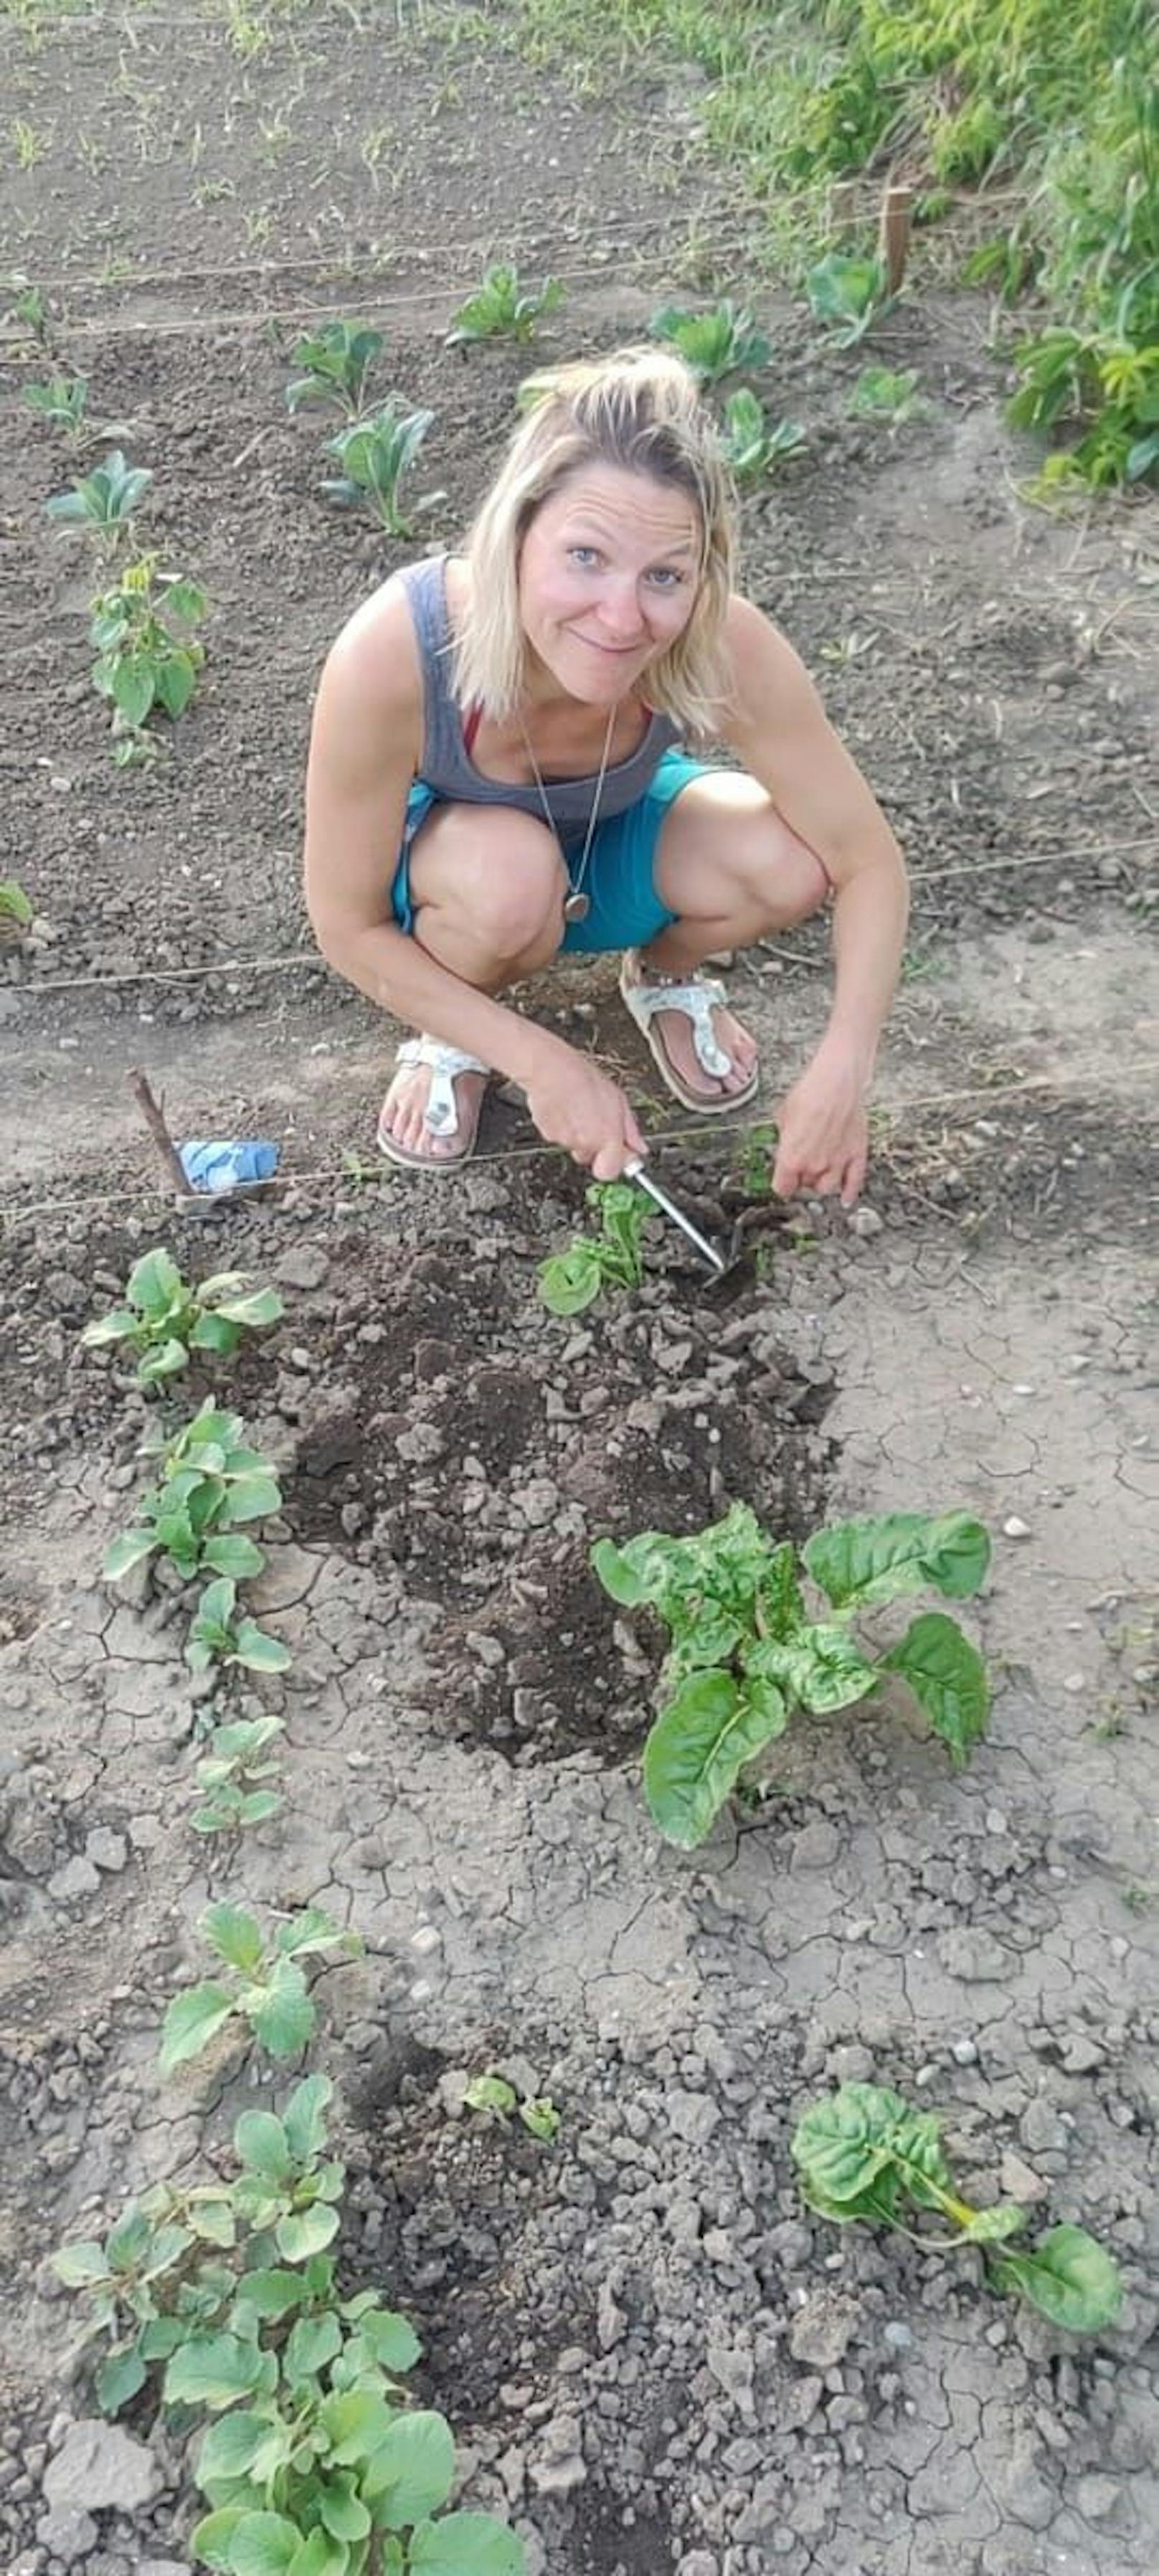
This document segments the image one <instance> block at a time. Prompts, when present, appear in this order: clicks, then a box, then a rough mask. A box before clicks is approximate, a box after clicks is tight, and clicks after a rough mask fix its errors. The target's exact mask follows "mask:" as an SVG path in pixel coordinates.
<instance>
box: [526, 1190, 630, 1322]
mask: <svg viewBox="0 0 1159 2576" xmlns="http://www.w3.org/2000/svg"><path fill="white" fill-rule="evenodd" d="M586 1197H587V1203H588V1206H589V1207H590V1208H591V1209H592V1210H593V1211H594V1213H595V1214H596V1215H597V1216H598V1218H599V1221H600V1231H599V1233H598V1234H582V1235H577V1236H576V1238H575V1240H574V1242H573V1243H572V1244H571V1245H570V1246H569V1248H568V1250H567V1251H566V1252H556V1253H552V1254H551V1255H550V1257H549V1259H548V1260H546V1261H544V1262H541V1263H540V1268H539V1294H540V1297H541V1298H542V1300H543V1303H544V1305H545V1306H546V1307H547V1309H548V1312H549V1314H552V1315H579V1314H582V1312H583V1309H584V1307H585V1306H592V1305H594V1304H595V1301H596V1298H597V1297H598V1296H599V1295H600V1294H601V1292H602V1290H603V1289H604V1288H638V1287H639V1285H640V1282H641V1280H642V1278H643V1276H644V1239H645V1234H646V1230H647V1228H648V1226H649V1225H650V1224H651V1222H652V1210H651V1208H650V1206H649V1203H648V1201H647V1199H646V1198H644V1196H643V1195H642V1193H641V1191H639V1190H636V1189H633V1187H632V1184H631V1182H630V1181H594V1182H593V1184H592V1187H591V1188H590V1190H588V1191H587V1193H586Z"/></svg>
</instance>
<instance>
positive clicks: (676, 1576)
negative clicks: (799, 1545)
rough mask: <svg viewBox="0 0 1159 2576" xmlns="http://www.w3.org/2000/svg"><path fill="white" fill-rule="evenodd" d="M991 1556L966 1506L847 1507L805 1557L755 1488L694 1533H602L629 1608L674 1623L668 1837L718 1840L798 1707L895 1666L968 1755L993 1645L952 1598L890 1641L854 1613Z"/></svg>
mask: <svg viewBox="0 0 1159 2576" xmlns="http://www.w3.org/2000/svg"><path fill="white" fill-rule="evenodd" d="M989 1560H990V1542H989V1539H988V1537H987V1534H986V1531H985V1530H984V1529H983V1527H982V1525H981V1523H980V1522H979V1521H975V1520H971V1519H970V1518H969V1517H968V1515H967V1514H966V1513H965V1512H949V1513H947V1514H945V1515H944V1517H942V1518H941V1519H937V1520H927V1519H926V1518H925V1517H924V1516H923V1515H921V1514H920V1513H917V1512H894V1513H890V1514H889V1515H888V1516H887V1517H885V1518H884V1519H880V1520H854V1521H835V1522H833V1523H832V1524H831V1526H830V1527H829V1528H828V1529H821V1530H817V1531H816V1532H815V1533H814V1535H813V1537H812V1538H811V1539H809V1540H808V1541H807V1542H806V1544H805V1546H804V1548H803V1549H802V1550H801V1558H800V1565H798V1562H797V1552H796V1550H795V1548H794V1547H793V1545H792V1544H791V1542H789V1541H788V1540H786V1541H784V1542H782V1543H780V1544H778V1543H777V1542H776V1541H775V1540H773V1539H771V1538H770V1537H769V1536H768V1535H767V1533H766V1532H765V1531H764V1530H763V1529H762V1528H761V1526H760V1523H759V1522H758V1520H757V1518H756V1516H755V1514H754V1513H753V1512H752V1511H751V1510H750V1509H749V1506H748V1504H747V1503H734V1504H733V1506H732V1509H731V1511H729V1512H728V1513H727V1514H726V1516H725V1518H724V1519H723V1520H722V1521H716V1522H714V1523H713V1524H712V1525H711V1527H710V1528H708V1529H704V1530H699V1531H697V1532H696V1533H695V1534H694V1535H693V1536H692V1537H690V1538H672V1537H669V1536H667V1535H666V1534H665V1533H664V1532H663V1531H659V1530H645V1531H643V1532H642V1533H641V1534H640V1536H638V1537H636V1538H631V1539H629V1540H628V1542H627V1545H626V1546H624V1547H622V1548H621V1547H614V1546H613V1545H612V1543H611V1541H610V1539H600V1540H598V1541H597V1543H596V1546H595V1547H594V1548H593V1550H592V1563H593V1566H594V1567H595V1571H596V1573H597V1575H598V1576H599V1579H600V1582H601V1583H602V1584H603V1586H604V1590H605V1591H606V1592H609V1593H610V1594H611V1597H612V1599H613V1601H618V1602H619V1603H620V1604H621V1605H622V1606H623V1607H624V1608H625V1609H629V1610H635V1609H638V1608H640V1607H641V1606H642V1605H644V1604H647V1605H648V1606H649V1607H651V1608H653V1609H655V1610H656V1611H657V1612H658V1613H659V1615H660V1617H661V1619H663V1620H664V1622H665V1623H666V1625H667V1627H668V1629H669V1631H670V1635H671V1640H672V1642H671V1646H670V1649H669V1653H668V1657H667V1660H666V1662H665V1665H664V1671H663V1677H662V1678H663V1687H664V1689H665V1692H666V1693H667V1697H666V1699H665V1704H664V1706H663V1707H662V1709H661V1711H660V1714H659V1716H658V1717H657V1719H656V1721H655V1724H654V1725H653V1727H652V1729H651V1732H650V1734H649V1736H648V1740H647V1743H646V1744H645V1747H644V1792H645V1796H646V1798H647V1802H648V1806H649V1809H650V1811H651V1814H652V1816H653V1818H654V1820H655V1822H656V1824H657V1825H658V1826H659V1828H660V1831H661V1833H662V1834H663V1835H664V1837H665V1839H666V1840H667V1841H668V1842H672V1843H676V1844H678V1845H679V1846H680V1847H681V1849H683V1850H691V1849H692V1848H693V1846H694V1845H695V1844H697V1843H701V1842H703V1841H704V1839H705V1836H706V1834H707V1833H708V1832H709V1830H710V1828H711V1826H712V1824H713V1822H714V1820H715V1818H716V1816H717V1815H718V1813H719V1811H720V1809H721V1807H722V1806H723V1804H724V1801H725V1799H726V1798H727V1797H728V1796H729V1795H730V1793H731V1792H732V1790H733V1789H734V1788H735V1786H736V1783H737V1781H738V1778H739V1776H740V1774H741V1772H742V1771H743V1769H744V1767H745V1765H746V1764H747V1763H749V1762H751V1761H752V1760H753V1759H754V1757H755V1756H756V1755H757V1754H759V1753H763V1752H764V1750H765V1748H766V1746H767V1745H769V1744H773V1743H775V1742H776V1739H777V1737H778V1736H781V1735H783V1734H784V1732H785V1729H786V1727H787V1726H788V1724H789V1720H790V1718H791V1717H792V1715H793V1713H794V1711H795V1710H796V1709H797V1708H803V1709H807V1710H809V1711H810V1712H812V1713H815V1714H817V1715H828V1714H829V1713H830V1711H833V1710H836V1709H840V1708H849V1707H851V1706H853V1705H854V1703H855V1702H857V1701H859V1700H865V1699H868V1698H870V1697H871V1696H872V1694H873V1693H874V1692H876V1691H877V1690H879V1689H880V1687H881V1684H882V1681H883V1680H884V1678H885V1676H886V1675H887V1674H888V1673H900V1674H901V1676H902V1678H903V1680H905V1681H906V1682H908V1684H909V1687H910V1689H911V1690H912V1691H913V1693H914V1695H915V1697H916V1698H917V1699H918V1701H919V1702H920V1704H921V1706H922V1708H923V1709H924V1711H925V1713H926V1716H927V1717H928V1718H929V1721H930V1724H931V1726H932V1727H933V1729H934V1731H935V1733H936V1734H937V1735H939V1736H940V1737H941V1740H942V1742H943V1743H944V1744H945V1746H946V1748H947V1751H948V1753H949V1755H950V1759H951V1762H952V1763H953V1764H954V1766H955V1769H961V1768H962V1767H963V1766H964V1764H965V1763H966V1762H967V1761H968V1760H969V1757H970V1753H971V1750H972V1748H973V1746H974V1744H975V1743H976V1742H977V1741H978V1738H979V1737H980V1736H981V1735H982V1734H983V1733H984V1731H985V1725H986V1718H987V1714H988V1710H989V1697H990V1694H989V1684H988V1681H987V1676H986V1668H985V1665H984V1664H983V1661H982V1658H981V1656H980V1654H979V1653H978V1649H977V1647H976V1646H974V1645H973V1644H972V1643H971V1641H970V1639H969V1638H968V1637H966V1636H965V1635H964V1634H963V1632H962V1630H961V1629H960V1628H959V1627H958V1625H957V1622H956V1621H955V1620H953V1619H951V1618H949V1617H948V1616H947V1615H946V1613H945V1612H944V1611H938V1610H928V1611H925V1612H923V1613H922V1614H921V1615H920V1616H919V1617H918V1618H916V1619H914V1620H913V1621H912V1622H911V1624H910V1626H909V1627H908V1628H907V1630H906V1632H905V1635H904V1636H903V1637H901V1638H900V1639H899V1640H898V1643H897V1644H896V1645H895V1646H892V1647H891V1648H890V1649H889V1651H888V1653H886V1654H883V1655H881V1656H877V1657H872V1656H870V1655H869V1654H867V1653H866V1652H865V1650H864V1649H863V1648H862V1647H861V1646H860V1645H859V1644H858V1642H857V1640H856V1638H854V1637H853V1636H851V1635H850V1633H849V1625H848V1623H849V1621H850V1620H851V1619H852V1618H853V1616H854V1614H855V1613H856V1612H857V1611H858V1610H863V1609H870V1608H873V1607H875V1606H876V1605H877V1604H878V1603H881V1602H886V1601H894V1600H897V1599H899V1598H900V1597H901V1596H902V1595H904V1594H907V1593H914V1592H920V1591H923V1590H925V1589H926V1587H927V1586H929V1587H931V1588H932V1589H933V1590H935V1591H937V1592H940V1593H941V1594H942V1595H943V1597H944V1598H945V1599H948V1600H964V1599H966V1598H967V1597H968V1596H969V1595H970V1594H971V1593H974V1592H977V1590H978V1588H979V1585H980V1584H981V1583H982V1581H983V1579H984V1577H985V1574H986V1569H987V1566H988V1564H989ZM802 1571H803V1572H804V1573H806V1574H807V1575H809V1576H810V1578H811V1579H812V1581H813V1583H814V1584H816V1585H817V1587H818V1588H819V1590H820V1591H821V1592H822V1593H823V1594H824V1596H825V1601H826V1604H827V1609H826V1611H825V1612H824V1613H823V1614H822V1616H821V1617H820V1618H816V1617H814V1616H813V1615H812V1614H811V1612H810V1610H809V1608H808V1606H807V1603H806V1599H805V1594H804V1591H803V1589H802V1584H801V1573H802Z"/></svg>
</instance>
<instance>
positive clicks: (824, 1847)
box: [789, 1818, 841, 1869]
mask: <svg viewBox="0 0 1159 2576" xmlns="http://www.w3.org/2000/svg"><path fill="white" fill-rule="evenodd" d="M840 1849H841V1836H840V1834H839V1833H838V1831H837V1827H836V1825H830V1824H826V1823H825V1821H824V1820H823V1819H822V1818H817V1819H815V1821H814V1822H813V1823H812V1824H811V1825H802V1827H801V1831H800V1833H799V1834H794V1836H793V1839H792V1842H791V1843H790V1845H789V1867H790V1869H831V1868H832V1866H833V1863H834V1861H835V1860H836V1858H837V1855H838V1852H839V1851H840Z"/></svg>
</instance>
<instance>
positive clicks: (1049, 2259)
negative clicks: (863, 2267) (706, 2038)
mask: <svg viewBox="0 0 1159 2576" xmlns="http://www.w3.org/2000/svg"><path fill="white" fill-rule="evenodd" d="M792 2155H793V2161H794V2163H795V2164H796V2167H797V2171H798V2175H799V2177H800V2185H801V2191H802V2193H803V2195H804V2198H805V2200H806V2201H807V2203H808V2205H809V2207H810V2209H814V2210H816V2211H817V2214H818V2216H819V2217H821V2218H832V2219H835V2220H836V2221H837V2223H838V2225H839V2226H846V2225H848V2224H849V2223H850V2221H852V2220H853V2219H858V2218H863V2219H866V2220H868V2221H869V2223H870V2224H871V2225H875V2226H879V2227H891V2228H894V2229H896V2230H897V2231H898V2233H899V2234H901V2235H903V2236H910V2237H912V2239H913V2242H914V2243H915V2244H917V2245H922V2246H927V2247H929V2246H936V2247H939V2248H940V2247H944V2248H945V2249H946V2250H947V2251H951V2252H952V2251H953V2250H954V2249H955V2248H956V2247H957V2246H959V2245H977V2246H979V2247H980V2248H981V2251H982V2256H983V2260H984V2262H985V2265H986V2270H987V2273H988V2276H989V2279H990V2282H991V2284H992V2286H993V2288H994V2289H996V2290H1000V2291H1009V2292H1011V2293H1013V2295H1014V2296H1015V2297H1018V2298H1023V2299H1027V2300H1028V2301H1029V2303H1030V2305H1031V2307H1034V2308H1037V2309H1038V2311H1039V2314H1040V2316H1044V2317H1048V2318H1049V2319H1050V2322H1051V2324H1052V2325H1056V2326H1065V2327H1066V2328H1067V2329H1068V2331H1069V2332H1070V2333H1071V2334H1097V2333H1099V2332H1101V2331H1102V2329H1103V2328H1105V2327H1107V2326H1112V2325H1113V2324H1114V2322H1115V2319H1116V2317H1117V2316H1118V2314H1119V2311H1120V2309H1121V2307H1122V2303H1123V2286H1122V2282H1121V2280H1120V2278H1119V2272H1118V2267H1117V2265H1116V2264H1115V2262H1114V2261H1113V2260H1112V2257H1111V2256H1110V2255H1109V2254H1108V2253H1106V2252H1105V2251H1104V2249H1103V2247H1102V2246H1101V2245H1100V2244H1098V2243H1097V2241H1096V2239H1095V2238H1094V2237H1093V2236H1088V2234H1087V2232H1086V2230H1085V2228H1082V2227H1070V2226H1062V2227H1049V2228H1047V2230H1046V2232H1045V2234H1044V2235H1042V2236H1038V2237H1036V2238H1035V2240H1034V2242H1033V2244H1032V2245H1030V2246H1028V2247H1025V2248H1020V2249H1018V2250H1017V2251H1015V2252H1013V2253H1012V2252H1011V2251H1010V2250H1009V2248H1010V2242H1011V2239H1012V2238H1013V2237H1016V2236H1020V2235H1021V2234H1022V2232H1023V2230H1024V2229H1025V2227H1026V2223H1027V2220H1026V2211H1025V2210H1024V2209H1022V2208H1020V2207H1019V2205H1018V2203H1017V2202H1016V2201H998V2202H997V2203H995V2204H993V2205H992V2206H991V2207H989V2208H986V2209H975V2208H973V2207H972V2206H971V2204H970V2202H969V2201H966V2200H963V2199H961V2198H960V2196H959V2194H958V2193H957V2192H956V2191H955V2190H954V2187H953V2176H952V2174H951V2172H950V2168H949V2166H948V2164H947V2162H946V2159H945V2156H944V2154H943V2151H942V2144H941V2136H940V2124H939V2121H938V2118H937V2115H936V2114H935V2113H934V2112H932V2111H916V2110H914V2108H913V2106H912V2104H911V2103H908V2102H906V2101H904V2100H903V2099H902V2097H901V2095H900V2094H898V2093H891V2092H889V2091H888V2090H887V2089H886V2087H885V2086H884V2085H880V2084H842V2085H841V2086H840V2087H839V2088H838V2090H837V2091H836V2092H835V2093H831V2094H828V2095H827V2096H826V2098H825V2099H824V2100H823V2101H820V2102H816V2103H814V2104H812V2105H811V2107H810V2108H809V2110H807V2111H806V2112H805V2114H804V2117H803V2118H802V2119H801V2120H799V2121H798V2124H797V2127H796V2129H795V2131H794V2133H793V2139H792ZM911 2214H912V2215H913V2216H922V2215H926V2214H932V2215H934V2216H936V2217H937V2218H939V2219H940V2220H942V2222H943V2224H944V2225H946V2226H948V2227H949V2228H950V2229H951V2230H952V2233H951V2234H950V2235H948V2236H945V2235H941V2236H929V2235H927V2234H924V2233H918V2232H916V2231H915V2229H914V2228H913V2227H912V2225H911V2224H910V2223H909V2221H910V2217H911ZM999 2249H1001V2250H999Z"/></svg>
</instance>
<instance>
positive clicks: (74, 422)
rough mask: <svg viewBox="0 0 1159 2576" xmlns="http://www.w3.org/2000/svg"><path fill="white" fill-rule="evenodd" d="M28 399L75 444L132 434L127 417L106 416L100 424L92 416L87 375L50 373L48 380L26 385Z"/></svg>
mask: <svg viewBox="0 0 1159 2576" xmlns="http://www.w3.org/2000/svg"><path fill="white" fill-rule="evenodd" d="M24 399H25V402H26V403H27V405H28V408H29V410H30V411H34V412H36V413H38V414H39V416H40V418H41V420H46V421H47V422H48V424H49V427H50V428H51V429H59V430H60V431H61V432H62V433H63V435H64V437H65V438H66V439H67V440H68V443H69V446H70V447H73V448H80V447H86V446H89V445H92V444H95V443H96V442H97V441H99V440H100V439H102V438H130V437H131V436H132V434H133V433H132V428H131V425H130V423H129V422H127V421H115V420H106V421H102V422H101V424H100V427H99V428H98V427H97V425H96V423H95V422H94V421H91V420H90V419H89V416H88V399H89V389H88V379H87V377H85V376H50V377H49V379H48V381H47V383H45V384H40V385H25V388H24Z"/></svg>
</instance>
